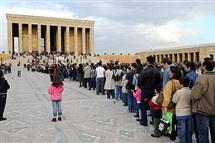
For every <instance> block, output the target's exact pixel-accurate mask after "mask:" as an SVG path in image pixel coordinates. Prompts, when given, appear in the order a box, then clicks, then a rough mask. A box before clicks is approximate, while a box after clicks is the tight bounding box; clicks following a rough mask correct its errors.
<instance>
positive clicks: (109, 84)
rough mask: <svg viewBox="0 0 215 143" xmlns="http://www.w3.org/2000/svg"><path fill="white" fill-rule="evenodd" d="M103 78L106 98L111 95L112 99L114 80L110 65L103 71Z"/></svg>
mask: <svg viewBox="0 0 215 143" xmlns="http://www.w3.org/2000/svg"><path fill="white" fill-rule="evenodd" d="M105 78H106V81H105V86H104V89H105V90H106V93H107V98H108V99H110V97H112V99H114V97H115V96H114V89H115V82H114V80H113V71H112V67H111V66H110V65H108V67H107V70H106V71H105Z"/></svg>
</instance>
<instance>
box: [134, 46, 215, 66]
mask: <svg viewBox="0 0 215 143" xmlns="http://www.w3.org/2000/svg"><path fill="white" fill-rule="evenodd" d="M136 55H138V56H140V59H141V60H142V61H143V62H146V57H148V56H154V57H155V60H156V62H158V63H160V62H161V61H162V60H163V58H165V57H169V58H170V59H171V60H172V61H173V62H174V63H178V62H183V61H185V60H189V61H194V62H202V61H203V60H204V58H205V57H212V58H215V44H206V45H199V46H191V47H174V48H171V49H170V48H169V49H163V50H154V51H147V52H140V53H137V54H136Z"/></svg>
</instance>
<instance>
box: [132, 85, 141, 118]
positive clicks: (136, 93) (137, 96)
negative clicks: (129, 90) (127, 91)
mask: <svg viewBox="0 0 215 143" xmlns="http://www.w3.org/2000/svg"><path fill="white" fill-rule="evenodd" d="M133 96H134V97H135V99H136V103H137V111H136V115H135V117H137V118H139V117H140V116H139V110H140V103H141V96H142V90H141V89H140V87H139V86H138V85H137V87H136V89H135V90H134V92H133ZM138 120H139V119H137V121H138Z"/></svg>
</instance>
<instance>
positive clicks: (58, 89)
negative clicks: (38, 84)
mask: <svg viewBox="0 0 215 143" xmlns="http://www.w3.org/2000/svg"><path fill="white" fill-rule="evenodd" d="M63 91H64V88H63V83H62V82H61V81H60V82H53V83H52V85H51V86H50V87H49V89H48V93H49V95H50V99H51V101H52V108H53V118H52V122H56V118H57V115H58V121H61V120H62V118H61V116H62V108H61V100H62V93H63Z"/></svg>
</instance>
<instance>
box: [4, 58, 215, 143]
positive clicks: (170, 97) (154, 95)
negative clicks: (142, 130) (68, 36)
mask: <svg viewBox="0 0 215 143" xmlns="http://www.w3.org/2000/svg"><path fill="white" fill-rule="evenodd" d="M29 64H30V63H29ZM214 66H215V64H214V60H213V59H211V58H205V59H204V61H203V62H202V63H194V62H191V61H184V62H183V63H174V64H173V63H172V62H171V60H170V59H169V58H164V59H163V60H162V63H161V64H158V63H155V59H154V57H152V56H149V57H147V62H146V63H144V64H142V63H141V61H140V60H139V59H137V60H136V63H133V64H121V63H119V62H110V63H106V64H103V63H102V62H101V61H100V62H98V63H87V62H86V63H81V64H76V63H66V64H65V63H63V62H62V61H60V60H59V61H58V62H57V63H56V64H51V65H48V66H47V68H48V69H49V70H48V73H50V79H51V81H52V84H51V86H50V87H49V89H48V93H49V94H50V97H51V100H52V106H53V119H52V121H53V122H56V120H57V119H58V120H59V121H61V120H62V109H61V99H62V98H61V96H62V93H63V90H64V88H63V81H64V80H65V79H69V80H72V81H75V82H79V85H80V88H82V87H83V88H86V89H88V90H95V93H96V94H97V95H100V94H101V95H106V97H107V99H110V100H111V99H112V100H113V101H114V103H117V102H120V101H121V102H123V105H124V106H127V107H128V112H130V113H134V117H135V118H136V121H138V122H139V123H140V125H142V126H148V124H149V123H150V124H153V126H154V131H153V133H152V134H151V136H152V137H161V136H168V137H169V139H170V142H174V141H175V140H176V137H177V136H178V138H179V141H180V143H192V142H193V138H192V137H193V135H195V140H196V141H197V143H209V140H211V142H212V143H214V142H215V94H214V93H215V72H214ZM2 79H4V78H2ZM3 81H4V80H3ZM7 88H8V87H7ZM1 91H2V89H1ZM4 92H5V90H4ZM1 93H2V92H1ZM1 106H2V105H1ZM149 116H151V118H150V119H151V120H150V121H149V120H148V119H149ZM2 118H3V117H2ZM209 132H210V133H209ZM209 134H210V137H211V139H209Z"/></svg>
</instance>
